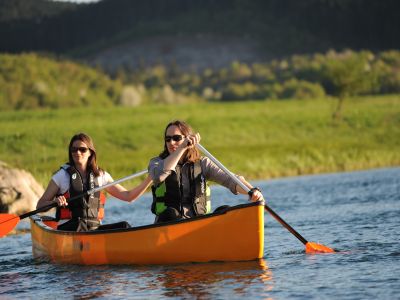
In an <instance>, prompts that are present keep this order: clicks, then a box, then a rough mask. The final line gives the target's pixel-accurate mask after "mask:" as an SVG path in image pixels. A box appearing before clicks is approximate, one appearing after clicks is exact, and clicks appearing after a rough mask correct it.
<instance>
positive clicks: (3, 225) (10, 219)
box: [0, 214, 19, 238]
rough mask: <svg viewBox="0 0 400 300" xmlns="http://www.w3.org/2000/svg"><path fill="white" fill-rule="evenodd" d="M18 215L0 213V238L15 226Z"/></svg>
mask: <svg viewBox="0 0 400 300" xmlns="http://www.w3.org/2000/svg"><path fill="white" fill-rule="evenodd" d="M18 222H19V217H18V216H17V215H12V214H0V238H2V237H3V236H5V235H6V234H8V233H9V232H10V231H11V230H13V229H14V227H15V226H17V224H18Z"/></svg>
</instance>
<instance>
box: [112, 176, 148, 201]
mask: <svg viewBox="0 0 400 300" xmlns="http://www.w3.org/2000/svg"><path fill="white" fill-rule="evenodd" d="M151 183H152V180H151V177H150V176H147V177H146V179H145V180H143V181H142V182H141V183H140V184H139V185H138V186H137V187H134V188H133V189H131V190H127V189H126V188H124V187H123V186H122V185H120V184H116V185H113V186H110V187H108V188H107V189H106V191H107V192H109V193H110V194H111V195H112V196H114V197H116V198H118V199H120V200H122V201H127V202H133V201H135V200H136V199H137V198H139V197H140V196H141V195H143V194H144V192H145V191H146V190H147V188H148V187H149V186H150V185H151Z"/></svg>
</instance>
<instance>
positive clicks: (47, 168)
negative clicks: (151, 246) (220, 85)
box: [0, 95, 400, 186]
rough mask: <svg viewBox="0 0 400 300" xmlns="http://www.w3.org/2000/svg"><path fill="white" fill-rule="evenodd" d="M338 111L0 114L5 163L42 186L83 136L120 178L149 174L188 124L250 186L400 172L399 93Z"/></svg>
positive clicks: (264, 104) (237, 107) (271, 104)
mask: <svg viewBox="0 0 400 300" xmlns="http://www.w3.org/2000/svg"><path fill="white" fill-rule="evenodd" d="M334 107H335V101H334V100H327V99H323V100H310V101H295V100H291V101H258V102H253V101H246V102H235V103H200V104H190V105H169V106H168V105H152V106H141V107H136V108H124V107H107V108H96V109H93V108H91V109H85V108H79V109H63V110H46V111H37V110H36V111H11V112H0V129H1V130H0V160H1V161H5V162H6V163H8V164H9V165H10V166H12V167H18V168H22V169H26V170H27V171H29V172H31V173H32V174H33V175H34V176H35V177H36V179H37V180H38V181H39V182H40V183H42V184H43V185H45V184H47V182H48V180H49V179H50V177H51V175H52V173H53V172H54V171H56V170H57V169H58V168H59V166H60V164H62V163H63V162H65V161H66V160H67V146H68V142H69V140H70V138H71V136H72V135H73V134H75V133H77V132H86V133H88V134H89V135H91V136H92V137H93V138H94V141H95V145H96V148H97V152H98V159H99V165H100V166H101V167H102V168H104V169H106V170H107V171H109V172H110V173H111V174H112V176H113V177H114V179H117V178H120V177H124V176H126V175H129V174H131V173H133V172H135V171H139V170H142V169H145V168H146V167H147V163H148V161H149V159H150V158H151V157H153V156H156V155H158V154H159V153H160V152H161V150H162V147H163V141H162V138H163V130H164V127H165V125H166V124H167V122H169V121H171V120H174V119H183V120H185V121H187V122H189V123H190V124H191V125H192V126H193V127H194V128H195V130H196V131H199V132H200V134H201V136H202V142H201V143H202V145H203V146H204V147H206V148H207V149H208V150H209V151H210V152H211V153H212V154H213V155H214V156H215V157H217V158H218V159H219V160H220V161H221V162H222V163H223V164H224V165H225V166H227V167H228V168H229V169H231V170H232V171H233V172H235V173H238V174H241V175H244V176H246V177H248V178H249V179H267V178H272V177H281V176H292V175H299V174H311V173H322V172H332V171H345V170H360V169H369V168H375V167H385V166H398V165H400V96H399V95H392V96H385V97H382V96H381V97H365V98H354V99H346V101H345V104H344V111H343V119H342V121H340V122H333V121H332V118H331V115H332V112H333V110H334ZM131 184H133V183H132V182H131V183H129V184H127V186H130V185H131Z"/></svg>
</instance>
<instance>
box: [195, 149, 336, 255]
mask: <svg viewBox="0 0 400 300" xmlns="http://www.w3.org/2000/svg"><path fill="white" fill-rule="evenodd" d="M196 147H197V148H198V149H199V150H200V151H201V152H203V153H204V154H205V155H206V156H207V157H208V158H209V159H211V160H212V161H213V162H214V163H215V164H216V165H217V166H218V167H220V168H221V169H222V170H223V171H224V172H225V173H226V174H228V175H229V176H230V177H231V178H232V179H233V180H234V181H235V182H236V184H238V185H240V187H241V188H242V189H244V190H245V191H247V192H248V193H251V191H250V189H249V188H248V187H247V186H246V185H245V184H244V183H243V182H242V181H240V180H239V178H237V177H236V176H234V175H233V174H232V173H231V172H230V171H229V170H228V169H227V168H226V167H225V166H224V165H223V164H221V163H220V162H219V161H218V160H217V159H216V158H215V157H214V156H212V154H211V153H210V152H208V151H207V150H206V149H205V148H204V147H203V146H202V145H200V144H197V145H196ZM264 207H265V210H266V211H268V212H269V213H270V214H271V215H272V216H273V217H274V218H275V219H276V220H277V221H278V222H279V223H280V224H281V225H282V226H283V227H285V228H286V229H287V230H289V231H290V232H291V233H292V234H293V235H294V236H295V237H297V238H298V239H299V240H300V241H301V242H302V243H303V244H304V245H305V246H306V253H309V254H315V253H334V252H335V250H333V249H332V248H329V247H327V246H325V245H322V244H317V243H314V242H309V241H307V240H306V239H305V238H304V237H302V236H301V235H300V234H299V233H298V232H297V231H296V230H294V228H293V227H292V226H290V225H289V224H288V223H286V222H285V221H284V220H283V219H282V218H281V217H280V216H279V215H278V214H277V213H276V212H274V211H273V210H272V209H271V208H270V207H269V206H268V205H267V204H264Z"/></svg>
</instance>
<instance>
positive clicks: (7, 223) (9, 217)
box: [0, 170, 147, 238]
mask: <svg viewBox="0 0 400 300" xmlns="http://www.w3.org/2000/svg"><path fill="white" fill-rule="evenodd" d="M146 173H147V170H143V171H140V172H137V173H134V174H131V175H129V176H126V177H123V178H121V179H118V180H115V181H113V182H110V183H107V184H105V185H102V186H99V187H97V188H94V189H91V190H88V191H86V192H84V193H82V194H80V195H77V196H75V197H72V198H70V199H68V202H71V201H73V200H76V199H78V198H81V197H82V196H84V195H90V194H93V193H96V192H98V191H101V190H104V189H106V188H108V187H110V186H113V185H116V184H118V183H121V182H124V181H127V180H129V179H132V178H135V177H139V176H142V175H144V174H146ZM53 207H57V202H54V203H52V204H49V205H46V206H43V207H41V208H38V209H35V210H33V211H30V212H27V213H25V214H22V215H20V216H17V215H14V214H0V238H2V237H3V236H5V235H6V234H8V233H9V232H10V231H11V230H13V229H14V227H15V226H16V225H17V224H18V222H19V221H20V220H22V219H25V218H27V217H30V216H33V215H36V214H37V213H40V212H44V211H48V210H49V209H50V208H53Z"/></svg>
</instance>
